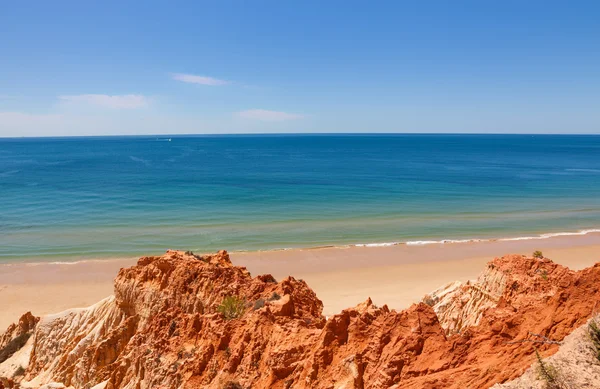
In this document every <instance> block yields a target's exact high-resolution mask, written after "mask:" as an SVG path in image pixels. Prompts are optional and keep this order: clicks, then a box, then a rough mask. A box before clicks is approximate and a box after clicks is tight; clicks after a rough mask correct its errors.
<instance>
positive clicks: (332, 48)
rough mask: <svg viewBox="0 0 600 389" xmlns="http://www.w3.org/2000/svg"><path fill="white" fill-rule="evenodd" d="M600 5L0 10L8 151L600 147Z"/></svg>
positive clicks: (22, 6)
mask: <svg viewBox="0 0 600 389" xmlns="http://www.w3.org/2000/svg"><path fill="white" fill-rule="evenodd" d="M598 15H600V3H599V2H595V1H589V2H584V1H572V2H567V1H561V2H558V1H556V2H555V1H510V0H508V1H453V2H451V1H420V2H416V1H415V2H408V1H406V2H403V1H389V2H384V1H379V2H366V1H361V2H356V1H210V2H208V1H207V2H200V1H194V2H187V3H186V2H177V3H176V4H172V3H170V2H155V1H144V2H141V1H140V2H134V1H128V2H116V1H115V2H111V1H102V2H91V1H54V2H50V1H46V2H42V1H39V2H30V1H20V2H19V1H11V2H9V1H4V2H1V3H0V36H2V39H0V53H1V55H0V136H47V135H107V134H158V133H160V134H166V133H173V134H183V133H249V132H258V133H270V132H467V133H472V132H476V133H488V132H490V133H491V132H493V133H504V132H506V133H515V132H516V133H599V132H600V23H598Z"/></svg>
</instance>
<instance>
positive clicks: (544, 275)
mask: <svg viewBox="0 0 600 389" xmlns="http://www.w3.org/2000/svg"><path fill="white" fill-rule="evenodd" d="M541 276H542V278H543V279H544V280H545V281H547V280H548V272H547V271H546V270H542V273H541Z"/></svg>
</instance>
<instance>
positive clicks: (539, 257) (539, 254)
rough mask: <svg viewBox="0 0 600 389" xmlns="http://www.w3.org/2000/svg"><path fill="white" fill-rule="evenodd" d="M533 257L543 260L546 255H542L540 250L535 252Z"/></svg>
mask: <svg viewBox="0 0 600 389" xmlns="http://www.w3.org/2000/svg"><path fill="white" fill-rule="evenodd" d="M533 257H534V258H537V259H542V258H544V254H542V252H541V251H540V250H535V251H534V252H533Z"/></svg>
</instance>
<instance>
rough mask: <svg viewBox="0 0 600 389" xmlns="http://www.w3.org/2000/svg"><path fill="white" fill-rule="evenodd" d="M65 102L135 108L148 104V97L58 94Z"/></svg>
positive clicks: (114, 107)
mask: <svg viewBox="0 0 600 389" xmlns="http://www.w3.org/2000/svg"><path fill="white" fill-rule="evenodd" d="M58 98H59V99H60V100H61V101H63V102H67V103H83V104H89V105H96V106H100V107H105V108H113V109H136V108H143V107H146V106H147V105H148V98H146V97H145V96H143V95H112V96H111V95H93V94H90V95H72V96H58Z"/></svg>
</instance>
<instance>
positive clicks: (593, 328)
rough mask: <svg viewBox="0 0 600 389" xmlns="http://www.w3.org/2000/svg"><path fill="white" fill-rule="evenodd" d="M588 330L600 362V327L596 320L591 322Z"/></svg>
mask: <svg viewBox="0 0 600 389" xmlns="http://www.w3.org/2000/svg"><path fill="white" fill-rule="evenodd" d="M588 330H589V333H590V339H591V340H592V344H593V345H594V351H595V353H596V359H598V360H599V361H600V326H599V325H598V322H597V321H596V319H592V320H590V324H589V325H588Z"/></svg>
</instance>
